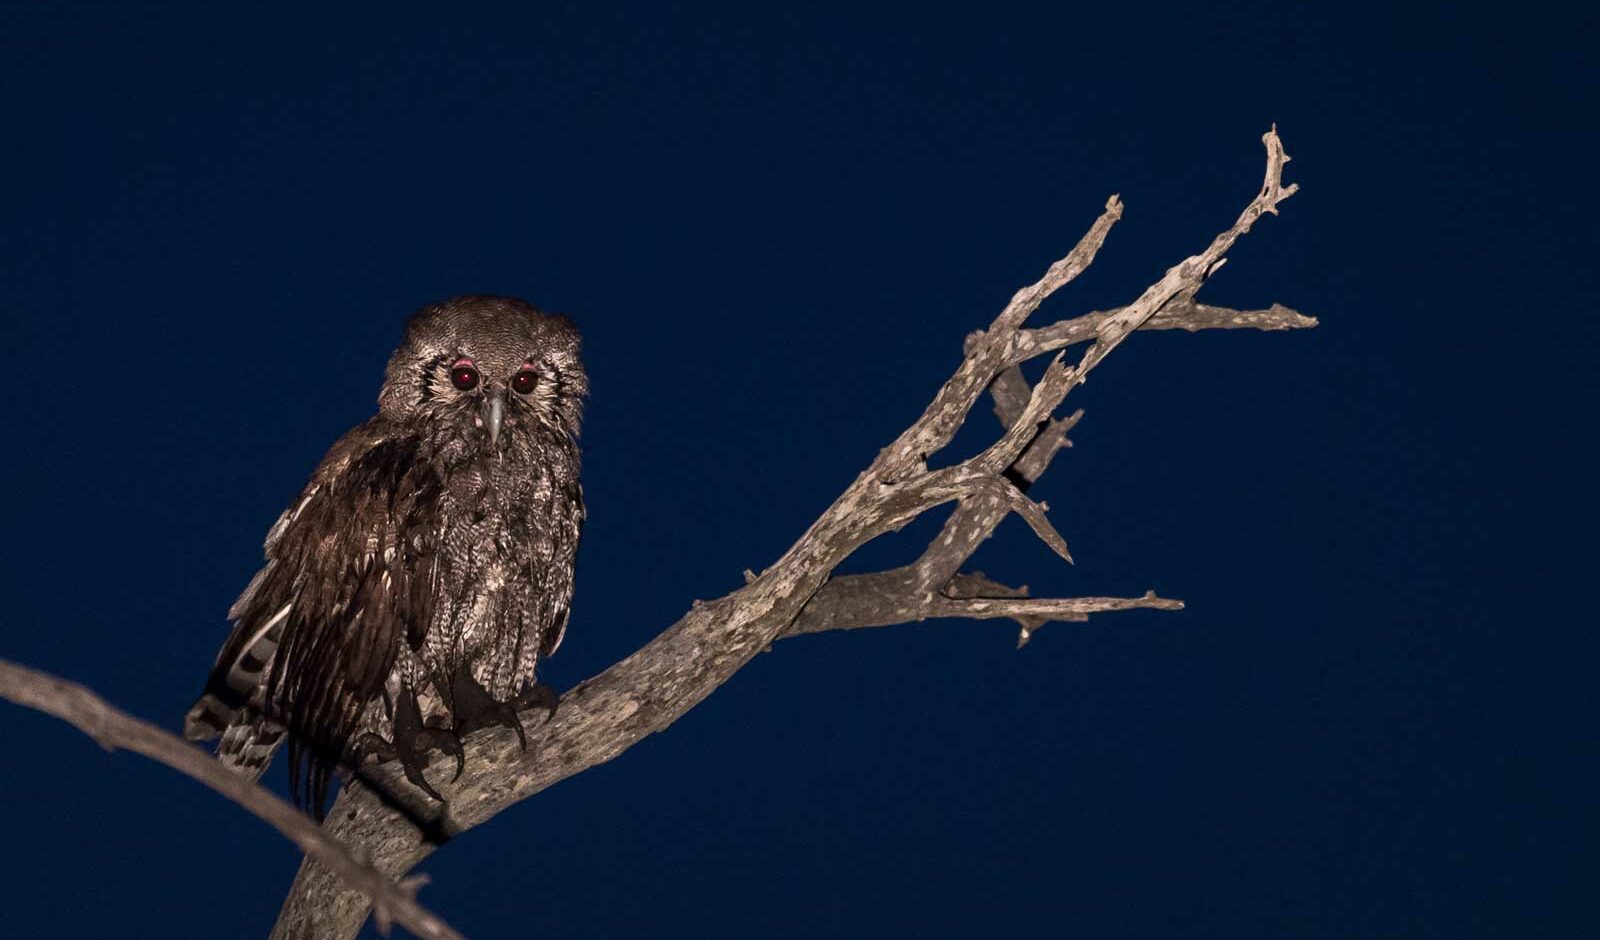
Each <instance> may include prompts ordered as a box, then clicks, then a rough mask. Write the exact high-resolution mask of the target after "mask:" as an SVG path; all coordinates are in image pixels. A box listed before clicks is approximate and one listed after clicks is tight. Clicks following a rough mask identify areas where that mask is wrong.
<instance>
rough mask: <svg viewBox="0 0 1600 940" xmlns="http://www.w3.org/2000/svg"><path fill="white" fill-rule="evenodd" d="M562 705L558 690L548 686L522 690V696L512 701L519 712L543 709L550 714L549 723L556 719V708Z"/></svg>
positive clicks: (547, 716)
mask: <svg viewBox="0 0 1600 940" xmlns="http://www.w3.org/2000/svg"><path fill="white" fill-rule="evenodd" d="M560 703H561V696H559V695H557V694H556V690H555V689H552V688H551V687H549V686H547V685H530V686H528V687H527V688H526V689H523V690H522V694H521V695H518V696H517V697H516V698H514V699H512V700H511V707H512V708H515V709H516V710H517V711H519V712H520V711H526V710H528V709H532V708H543V709H545V710H546V711H548V712H549V714H548V715H546V716H545V719H544V720H545V721H546V722H549V721H551V720H552V719H554V718H555V717H556V706H557V705H559V704H560Z"/></svg>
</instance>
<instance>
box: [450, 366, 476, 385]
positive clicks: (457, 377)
mask: <svg viewBox="0 0 1600 940" xmlns="http://www.w3.org/2000/svg"><path fill="white" fill-rule="evenodd" d="M450 384H451V385H454V386H455V387H456V388H458V389H460V390H461V391H463V392H470V391H472V390H473V389H475V388H477V387H478V370H477V369H474V368H473V367H472V361H471V360H468V359H463V360H461V361H460V362H458V363H456V364H455V365H453V366H451V367H450Z"/></svg>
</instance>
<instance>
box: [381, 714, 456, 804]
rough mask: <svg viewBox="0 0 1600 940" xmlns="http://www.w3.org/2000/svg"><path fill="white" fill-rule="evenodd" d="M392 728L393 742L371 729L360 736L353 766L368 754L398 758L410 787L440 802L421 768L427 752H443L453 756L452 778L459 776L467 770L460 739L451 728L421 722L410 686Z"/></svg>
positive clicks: (384, 758)
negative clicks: (454, 773) (454, 763)
mask: <svg viewBox="0 0 1600 940" xmlns="http://www.w3.org/2000/svg"><path fill="white" fill-rule="evenodd" d="M392 727H393V737H394V739H393V740H392V741H388V740H384V739H383V737H381V736H379V735H377V734H375V733H373V732H368V733H366V734H364V735H362V736H361V737H360V739H358V740H357V741H356V743H355V753H356V759H355V762H356V765H357V766H359V765H360V764H361V763H362V762H363V761H365V760H366V759H367V758H368V757H375V758H377V760H378V761H379V762H380V763H384V762H387V761H391V760H398V761H399V762H400V769H401V770H402V771H404V772H405V775H406V779H407V780H409V781H411V783H412V785H413V786H415V787H416V788H417V789H419V790H421V791H422V792H424V793H426V794H428V795H429V796H431V797H433V798H434V799H435V800H438V801H439V802H441V803H443V802H444V797H442V796H440V795H439V791H437V790H435V789H434V788H433V786H432V785H430V784H429V783H428V778H426V777H424V776H423V775H422V768H423V767H424V766H426V765H427V756H428V752H429V751H442V752H443V753H445V754H449V755H450V756H451V757H454V758H455V759H456V775H455V776H454V777H452V778H451V780H452V781H454V780H459V779H461V772H462V771H463V770H465V769H466V754H465V753H463V752H462V750H461V739H460V738H458V737H456V734H455V732H453V731H451V730H450V729H448V728H442V727H438V726H437V724H436V723H435V722H434V720H433V719H431V718H430V719H429V720H428V721H426V722H425V721H423V720H422V709H421V707H419V706H418V704H417V693H416V692H415V691H413V690H411V689H407V690H406V691H404V692H402V693H401V694H400V697H399V701H397V702H395V708H394V720H393V722H392Z"/></svg>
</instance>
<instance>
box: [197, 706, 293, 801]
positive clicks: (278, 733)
mask: <svg viewBox="0 0 1600 940" xmlns="http://www.w3.org/2000/svg"><path fill="white" fill-rule="evenodd" d="M218 735H221V737H222V740H221V741H219V742H217V760H219V761H222V764H223V766H225V767H227V768H228V769H229V770H233V771H237V772H238V773H240V774H243V775H244V776H246V777H248V778H250V779H251V780H259V779H261V775H262V773H264V772H265V771H266V769H267V765H268V764H270V763H272V755H273V754H276V753H277V752H278V748H279V747H282V746H283V739H284V735H285V732H284V727H283V726H282V725H280V724H278V723H277V722H275V721H271V720H270V719H268V718H267V717H266V716H265V715H263V714H261V713H260V712H259V711H257V710H256V709H254V708H251V707H250V706H248V705H247V706H245V707H243V708H237V709H236V708H232V707H229V706H228V705H226V704H225V703H223V702H222V700H221V699H219V698H217V697H216V696H215V695H211V694H209V693H208V694H206V695H202V696H200V701H198V702H195V703H194V707H193V708H191V709H189V715H188V717H186V718H185V719H184V722H183V736H184V737H186V738H188V739H189V740H191V741H209V740H211V739H212V738H215V737H217V736H218Z"/></svg>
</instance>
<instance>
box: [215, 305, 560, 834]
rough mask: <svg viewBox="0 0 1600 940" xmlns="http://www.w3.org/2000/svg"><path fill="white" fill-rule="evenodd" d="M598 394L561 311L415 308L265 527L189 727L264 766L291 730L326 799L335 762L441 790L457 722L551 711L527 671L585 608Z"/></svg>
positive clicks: (300, 773) (315, 799) (303, 772)
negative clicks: (386, 771)
mask: <svg viewBox="0 0 1600 940" xmlns="http://www.w3.org/2000/svg"><path fill="white" fill-rule="evenodd" d="M587 391H588V380H587V377H586V376H585V374H584V371H583V365H582V362H581V361H580V359H579V343H578V333H577V330H576V328H575V327H574V326H573V325H572V323H571V322H570V321H568V320H566V319H565V318H563V317H553V316H548V315H546V314H543V313H540V312H539V311H537V310H535V309H534V308H533V307H530V306H528V305H527V304H525V303H522V302H521V301H517V300H512V299H509V298H501V297H486V296H467V297H458V298H455V299H453V300H449V301H446V302H444V303H441V304H436V305H433V306H430V307H426V308H424V309H422V310H420V311H418V312H417V313H416V314H415V315H413V316H412V317H411V320H410V321H409V322H408V324H407V326H406V333H405V340H404V342H403V343H402V345H401V347H400V348H399V349H398V350H396V351H395V353H394V355H393V356H392V357H391V358H390V360H389V367H388V371H387V374H386V377H385V381H384V385H383V389H382V391H381V392H380V394H379V396H378V404H379V410H378V414H377V415H376V416H374V417H373V418H372V419H370V420H368V421H367V422H366V423H364V424H362V425H360V426H359V427H356V428H354V429H353V430H351V431H350V432H348V433H347V434H345V435H344V436H343V437H341V438H340V439H339V441H338V442H337V443H335V444H334V445H333V447H332V449H330V450H329V451H328V454H327V456H325V457H324V458H323V459H322V463H321V464H320V465H319V466H318V467H317V469H316V471H315V472H314V473H313V474H312V476H311V481H310V482H309V483H308V484H307V485H306V488H305V490H304V491H303V492H302V493H301V494H300V497H299V498H298V499H297V500H296V501H295V502H294V504H293V505H292V506H290V508H289V509H288V510H287V511H286V512H284V514H283V515H282V517H280V518H279V520H278V522H277V524H276V525H274V526H273V527H272V530H271V531H270V532H269V533H268V535H267V542H266V565H265V567H263V568H262V569H261V571H260V572H258V573H257V574H256V576H255V577H254V578H253V579H252V580H251V582H250V584H249V586H248V587H246V588H245V591H244V594H243V595H242V596H241V597H240V598H239V600H238V601H237V602H235V604H234V606H233V608H232V609H231V610H230V611H229V618H230V619H232V620H233V621H234V630H233V634H232V635H231V636H230V637H229V638H228V641H227V643H225V644H224V645H223V648H222V651H221V653H220V655H219V656H218V658H217V664H216V667H215V669H214V670H213V672H212V674H211V678H210V680H209V681H208V683H207V685H206V691H205V694H204V695H202V696H201V698H200V700H199V702H197V703H196V705H195V706H194V708H193V709H192V710H191V711H190V713H189V718H188V721H187V723H186V732H187V734H188V735H189V737H190V738H192V739H197V740H198V739H205V738H210V737H215V736H217V735H218V734H220V735H221V736H222V741H221V743H220V744H219V746H218V750H219V754H220V756H221V757H222V759H223V760H225V761H227V762H228V763H230V764H232V765H235V766H237V767H239V768H240V769H241V770H242V771H244V772H247V773H251V774H255V775H259V774H260V773H261V771H262V770H263V769H264V768H265V767H266V765H267V762H268V761H270V759H271V757H272V754H273V752H274V751H275V750H276V749H277V747H278V746H279V745H280V744H281V743H282V741H283V739H284V737H285V731H287V737H288V739H289V741H290V744H291V747H290V773H291V782H292V784H293V787H294V791H295V794H296V797H297V799H299V800H301V801H302V802H303V803H305V804H306V805H308V806H310V807H311V808H312V809H313V810H320V808H321V806H322V805H323V802H324V801H325V798H326V792H327V784H328V782H329V776H330V773H331V771H332V769H333V768H334V767H335V766H336V765H338V764H340V763H344V764H353V763H356V762H359V761H361V760H363V759H364V758H366V757H368V756H376V757H378V758H379V759H389V758H398V759H399V760H401V762H402V765H403V766H404V768H405V770H406V773H407V776H408V777H410V779H411V780H412V781H413V782H414V783H416V784H417V785H418V786H420V787H422V788H423V789H424V790H427V791H428V792H430V793H433V790H432V788H431V787H429V786H428V784H427V782H426V781H425V780H424V779H423V777H422V775H421V772H420V767H421V765H422V763H423V761H422V759H421V758H422V755H423V754H424V752H425V751H426V750H428V749H430V748H438V749H442V750H445V751H448V752H451V753H453V754H454V755H456V756H457V758H458V760H459V759H460V754H461V751H460V746H459V740H458V739H459V736H460V735H461V734H465V733H466V732H468V731H471V730H473V729H474V728H476V727H480V726H482V725H487V724H497V723H498V724H508V725H511V726H513V727H516V728H517V729H518V731H519V733H520V730H521V728H520V725H518V724H517V719H516V709H517V708H518V707H523V706H527V705H530V704H534V703H544V704H548V705H552V706H553V704H554V699H553V697H551V696H550V695H549V694H548V690H546V689H544V688H543V687H541V686H539V685H538V684H537V683H536V682H535V680H534V672H535V668H536V666H537V664H538V661H539V658H540V657H541V656H544V655H548V654H550V653H553V652H554V651H555V648H556V646H557V645H558V644H559V643H560V642H561V638H562V634H563V632H564V631H565V630H566V624H567V618H568V614H569V610H570V604H571V600H572V587H573V562H574V556H575V554H576V552H577V547H578V536H579V530H580V528H581V526H582V522H583V497H582V493H581V490H580V489H579V482H578V467H579V453H578V445H577V437H578V427H579V422H580V419H581V415H582V402H583V397H584V395H585V394H586V393H587ZM434 795H435V796H437V794H434Z"/></svg>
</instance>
